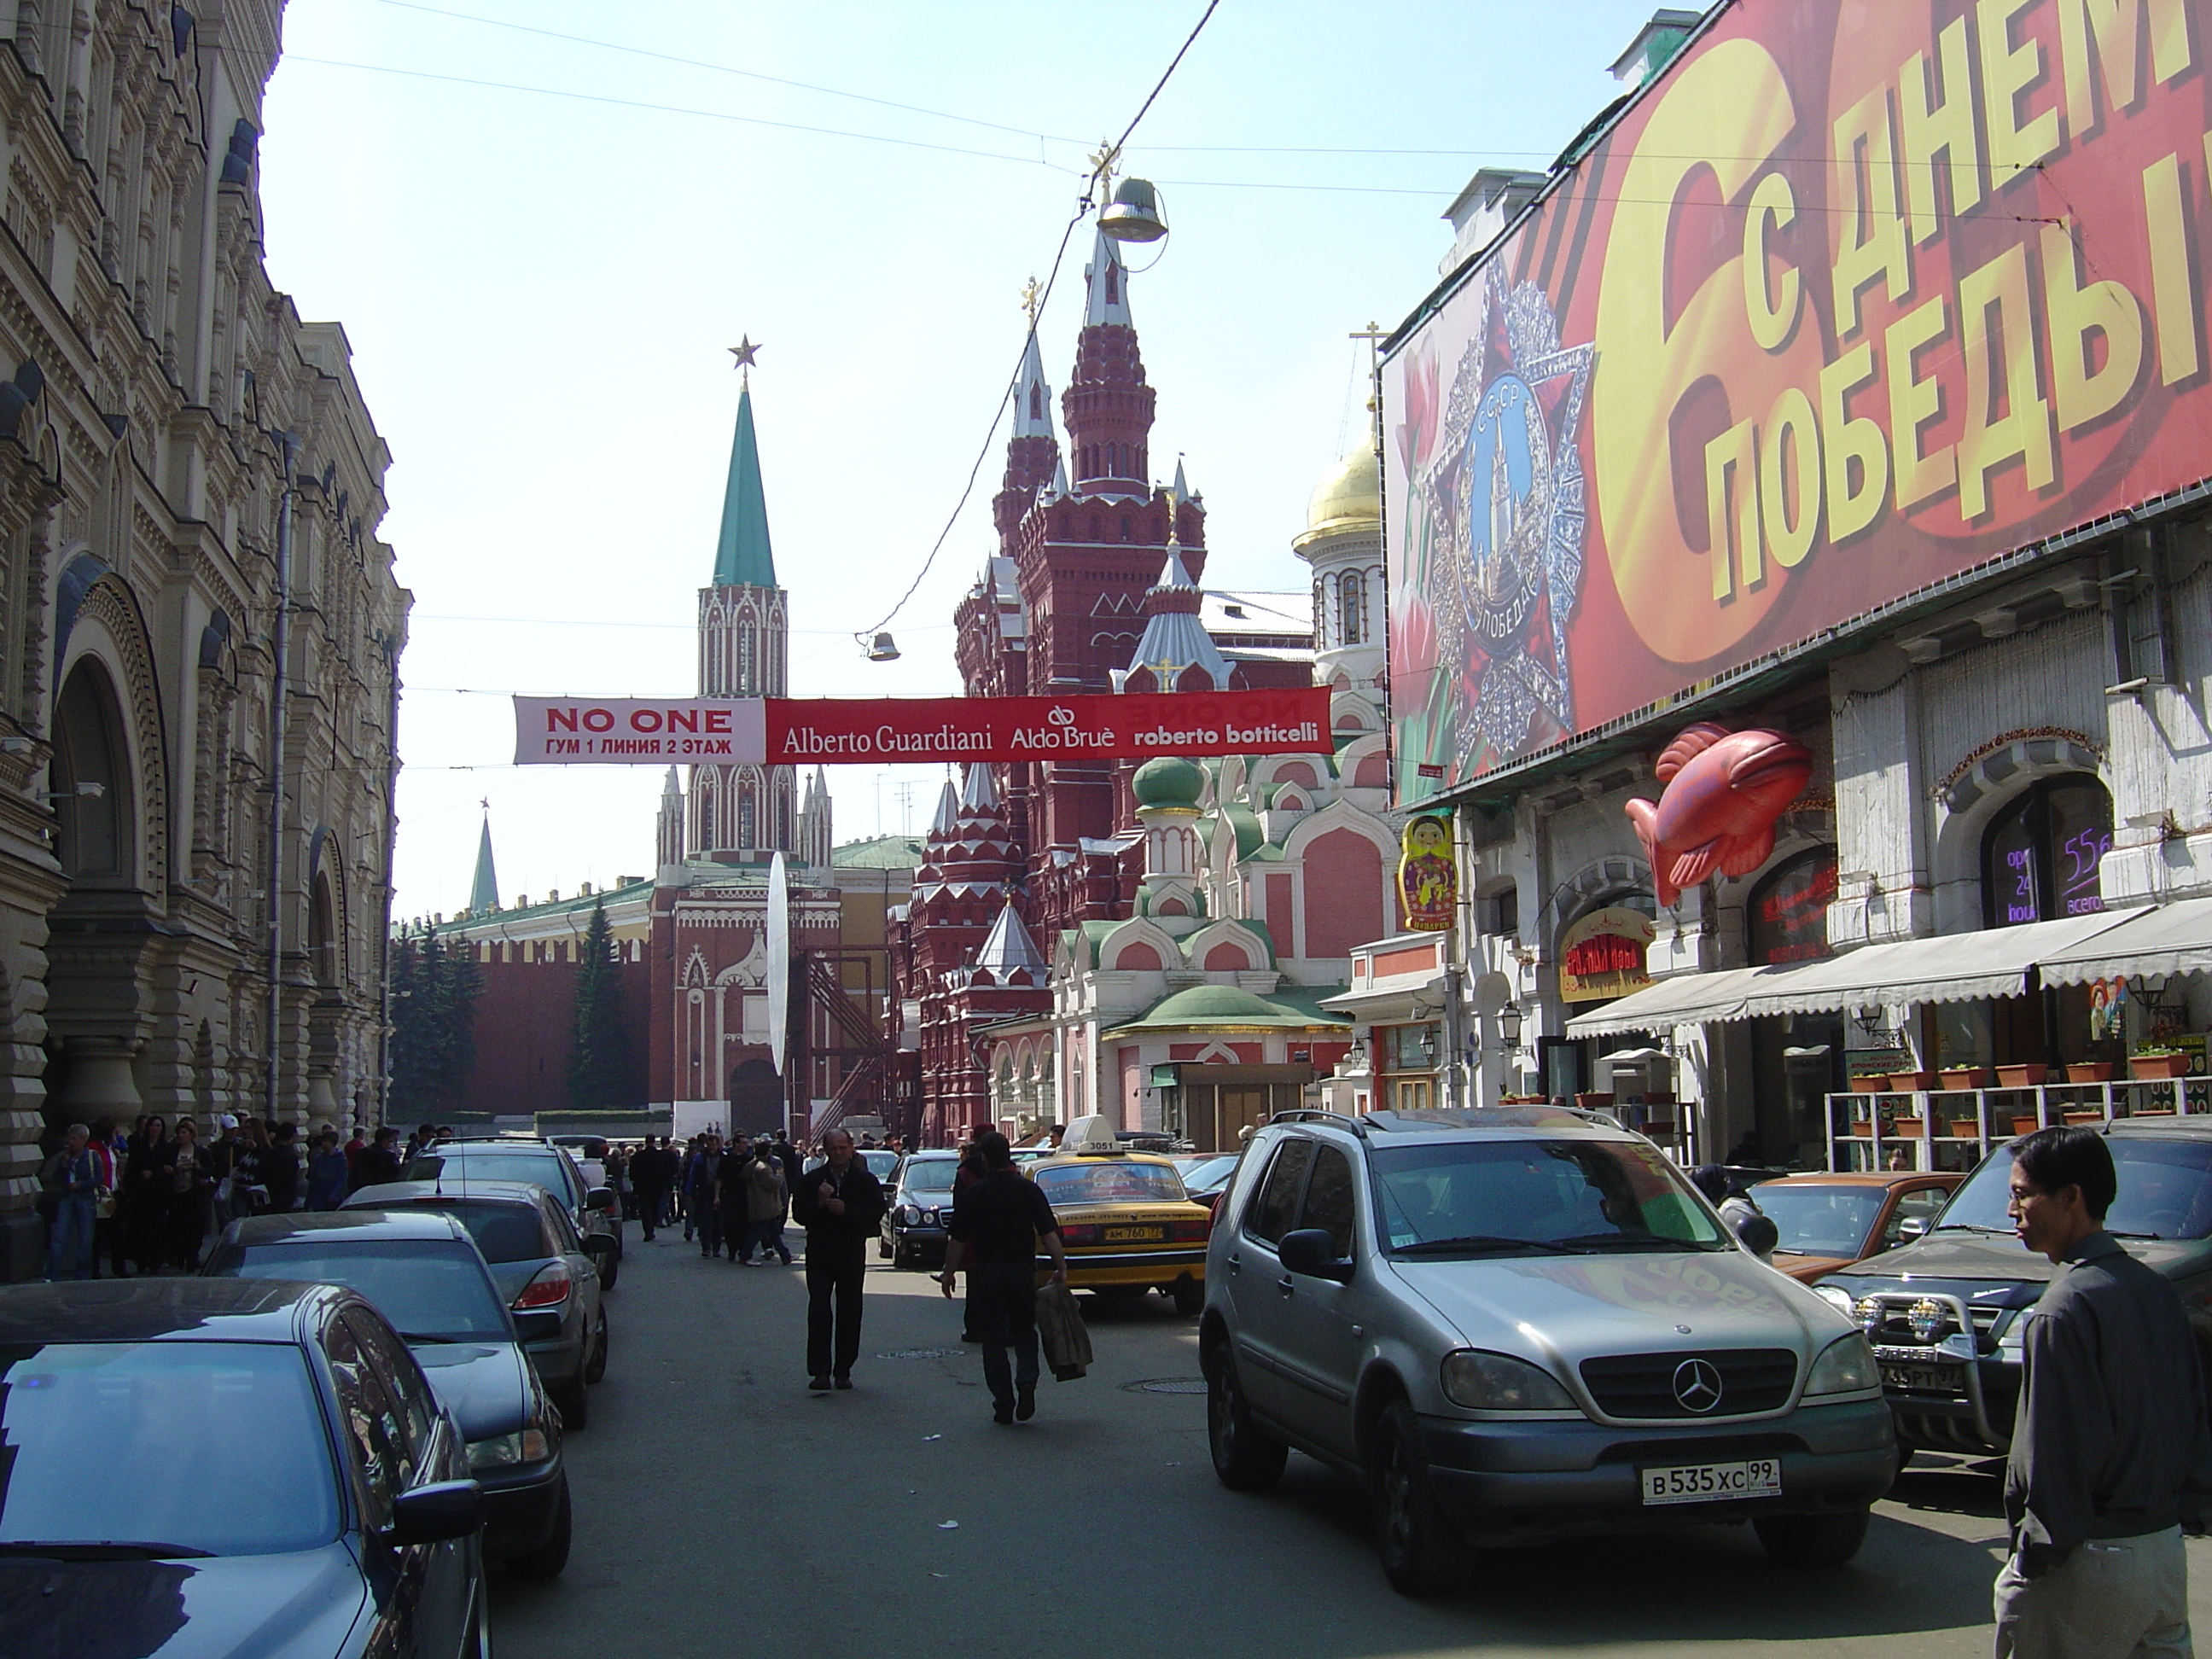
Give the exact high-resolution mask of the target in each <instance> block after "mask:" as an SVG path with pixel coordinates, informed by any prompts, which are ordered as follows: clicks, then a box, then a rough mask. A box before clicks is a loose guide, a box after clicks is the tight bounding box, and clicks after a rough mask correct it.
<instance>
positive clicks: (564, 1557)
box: [507, 1475, 569, 1583]
mask: <svg viewBox="0 0 2212 1659" xmlns="http://www.w3.org/2000/svg"><path fill="white" fill-rule="evenodd" d="M568 1528H569V1515H568V1477H567V1476H566V1475H563V1476H562V1479H561V1504H560V1508H559V1509H557V1510H555V1512H554V1516H553V1531H552V1533H551V1534H550V1536H548V1537H547V1539H546V1540H545V1541H544V1543H542V1544H540V1545H539V1546H538V1547H537V1548H536V1549H534V1550H532V1551H531V1552H530V1553H528V1554H527V1555H517V1556H513V1557H511V1558H510V1559H508V1561H507V1571H509V1572H511V1573H513V1575H514V1576H515V1577H517V1578H525V1579H528V1580H530V1581H531V1582H532V1583H544V1582H546V1581H547V1580H548V1579H553V1578H558V1577H560V1576H561V1569H562V1568H563V1567H565V1566H567V1565H568Z"/></svg>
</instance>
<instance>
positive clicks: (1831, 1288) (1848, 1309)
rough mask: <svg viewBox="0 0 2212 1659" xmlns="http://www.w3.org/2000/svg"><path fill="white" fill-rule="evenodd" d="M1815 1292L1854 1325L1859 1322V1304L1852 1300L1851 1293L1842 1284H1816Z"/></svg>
mask: <svg viewBox="0 0 2212 1659" xmlns="http://www.w3.org/2000/svg"><path fill="white" fill-rule="evenodd" d="M1813 1294H1814V1295H1815V1296H1817V1297H1820V1300H1821V1301H1823V1302H1825V1303H1826V1304H1828V1305H1829V1306H1830V1307H1832V1308H1833V1309H1834V1310H1836V1311H1837V1312H1838V1313H1839V1314H1841V1315H1843V1316H1844V1318H1846V1319H1848V1320H1850V1322H1852V1323H1853V1324H1854V1325H1856V1324H1857V1323H1858V1318H1859V1316H1858V1304H1857V1303H1856V1302H1854V1301H1852V1300H1851V1293H1850V1291H1847V1290H1845V1289H1844V1287H1843V1286H1842V1285H1814V1287H1813Z"/></svg>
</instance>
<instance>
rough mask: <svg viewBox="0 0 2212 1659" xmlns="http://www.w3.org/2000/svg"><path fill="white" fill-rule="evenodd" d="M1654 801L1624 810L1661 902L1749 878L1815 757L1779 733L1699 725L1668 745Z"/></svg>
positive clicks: (1704, 722) (1770, 852)
mask: <svg viewBox="0 0 2212 1659" xmlns="http://www.w3.org/2000/svg"><path fill="white" fill-rule="evenodd" d="M1655 770H1656V772H1657V774H1658V777H1659V781H1660V782H1661V783H1662V784H1664V785H1665V786H1666V787H1664V788H1663V789H1662V790H1661V791H1660V792H1659V799H1657V800H1656V801H1648V800H1632V801H1630V802H1629V803H1627V805H1626V807H1625V808H1624V809H1623V810H1625V811H1626V812H1627V814H1628V817H1629V822H1631V823H1633V824H1634V825H1635V826H1636V834H1637V836H1638V839H1639V840H1641V841H1642V842H1643V843H1644V857H1645V858H1646V859H1648V860H1650V865H1651V882H1652V885H1653V887H1654V888H1656V890H1657V892H1658V895H1659V902H1660V903H1662V904H1667V905H1671V904H1673V903H1674V902H1675V901H1676V900H1677V899H1679V898H1680V897H1681V896H1682V890H1683V889H1685V888H1688V887H1695V886H1696V885H1697V884H1699V882H1701V881H1703V880H1704V879H1705V878H1706V877H1708V876H1710V875H1711V874H1712V873H1713V872H1715V871H1718V872H1720V873H1721V874H1723V875H1728V876H1747V875H1749V874H1750V873H1751V872H1753V871H1754V870H1756V869H1758V868H1759V866H1760V865H1762V864H1764V863H1765V862H1766V860H1768V859H1769V858H1770V857H1771V856H1772V855H1773V853H1774V822H1775V820H1776V819H1777V818H1778V817H1781V816H1782V814H1783V813H1784V811H1787V810H1788V809H1789V805H1790V802H1791V801H1793V800H1796V799H1797V797H1798V796H1799V795H1801V794H1802V793H1804V790H1805V785H1806V783H1807V782H1808V781H1809V780H1810V779H1811V777H1812V775H1813V754H1812V751H1811V750H1808V749H1807V748H1806V747H1805V745H1804V744H1801V743H1793V742H1792V741H1790V739H1789V738H1785V737H1784V736H1783V735H1782V733H1780V732H1757V731H1753V732H1731V731H1729V729H1728V727H1726V726H1716V725H1714V724H1712V723H1711V721H1709V720H1701V721H1699V723H1698V724H1697V725H1695V726H1690V727H1688V728H1686V730H1685V731H1683V732H1682V733H1681V735H1680V736H1679V737H1677V738H1675V739H1674V742H1672V743H1670V744H1668V745H1667V747H1666V749H1665V750H1663V751H1662V753H1661V755H1660V757H1659V764H1658V766H1657V767H1656V769H1655Z"/></svg>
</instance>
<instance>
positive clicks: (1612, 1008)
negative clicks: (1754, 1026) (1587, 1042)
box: [1567, 968, 1762, 1037]
mask: <svg viewBox="0 0 2212 1659" xmlns="http://www.w3.org/2000/svg"><path fill="white" fill-rule="evenodd" d="M1761 971H1762V970H1761V969H1756V968H1723V969H1717V970H1716V971H1714V972H1712V973H1710V974H1675V975H1671V976H1670V977H1668V978H1666V979H1662V980H1661V981H1658V982H1657V983H1656V984H1654V985H1647V986H1645V987H1644V988H1643V989H1642V990H1640V991H1632V992H1630V993H1629V994H1627V995H1626V996H1625V997H1616V998H1615V999H1613V1000H1612V1001H1611V1002H1608V1003H1607V1004H1606V1005H1605V1006H1603V1007H1602V1008H1593V1009H1592V1010H1591V1011H1590V1012H1589V1013H1586V1014H1577V1015H1576V1016H1575V1017H1574V1018H1572V1019H1570V1020H1569V1021H1568V1022H1567V1035H1568V1036H1578V1037H1587V1036H1613V1035H1614V1034H1615V1033H1616V1032H1620V1031H1667V1030H1673V1029H1674V1027H1675V1026H1677V1025H1698V1024H1704V1023H1705V1021H1707V1020H1728V1019H1736V1018H1741V1015H1740V1013H1739V1012H1738V1011H1739V1010H1740V1009H1741V1007H1742V1006H1743V1000H1744V998H1745V997H1746V996H1747V994H1749V993H1750V990H1751V987H1753V985H1754V984H1756V983H1757V982H1758V980H1759V974H1760V972H1761Z"/></svg>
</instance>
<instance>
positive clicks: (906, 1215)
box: [898, 1204, 921, 1227]
mask: <svg viewBox="0 0 2212 1659" xmlns="http://www.w3.org/2000/svg"><path fill="white" fill-rule="evenodd" d="M898 1215H899V1222H900V1225H902V1226H908V1227H918V1226H920V1225H921V1211H920V1210H917V1209H916V1208H915V1206H913V1205H911V1204H902V1205H900V1206H899V1212H898Z"/></svg>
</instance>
